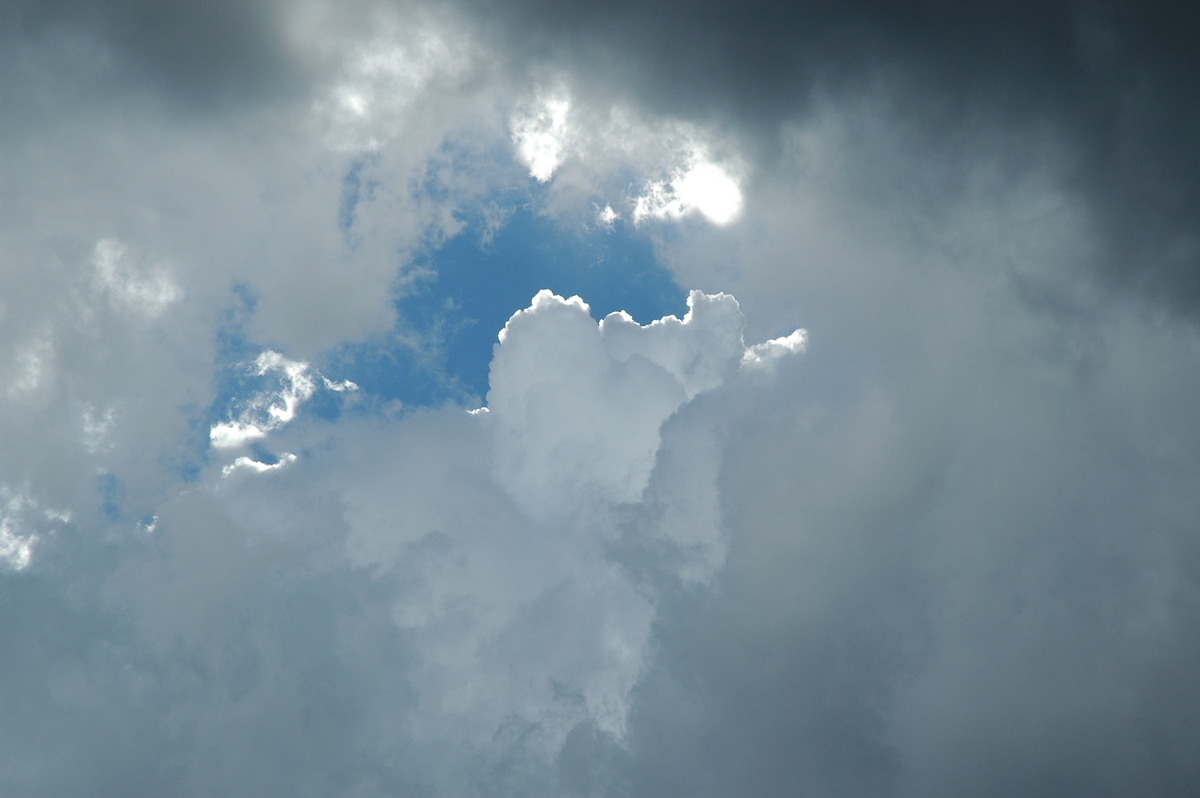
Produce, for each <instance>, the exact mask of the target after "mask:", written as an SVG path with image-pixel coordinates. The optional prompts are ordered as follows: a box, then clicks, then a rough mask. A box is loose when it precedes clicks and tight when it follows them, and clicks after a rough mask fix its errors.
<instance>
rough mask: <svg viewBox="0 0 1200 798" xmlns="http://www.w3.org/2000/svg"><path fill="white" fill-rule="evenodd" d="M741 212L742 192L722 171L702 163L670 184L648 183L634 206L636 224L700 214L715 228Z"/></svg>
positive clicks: (668, 182)
mask: <svg viewBox="0 0 1200 798" xmlns="http://www.w3.org/2000/svg"><path fill="white" fill-rule="evenodd" d="M741 210H742V191H741V189H740V188H739V187H738V184H737V182H736V181H735V180H734V179H733V178H732V177H730V176H729V174H728V173H727V172H726V171H725V170H723V169H722V168H721V167H719V166H717V165H715V164H712V163H708V162H706V161H703V160H700V161H698V162H697V163H694V164H691V165H689V166H687V167H686V168H684V169H681V170H680V171H678V172H676V173H675V174H674V175H672V177H671V178H670V179H669V180H665V181H663V180H660V181H654V182H651V183H647V184H646V187H645V189H644V190H643V192H642V194H640V195H639V196H638V197H637V198H636V199H635V200H634V205H633V221H634V223H635V224H637V223H640V222H643V221H645V220H646V219H666V220H672V219H679V218H682V217H684V216H686V215H687V214H689V213H692V212H699V213H700V214H702V215H703V216H704V217H705V218H706V219H708V220H709V221H710V222H712V223H713V224H718V225H721V224H727V223H728V222H731V221H733V220H734V219H735V218H736V217H737V215H738V214H739V213H740V212H741Z"/></svg>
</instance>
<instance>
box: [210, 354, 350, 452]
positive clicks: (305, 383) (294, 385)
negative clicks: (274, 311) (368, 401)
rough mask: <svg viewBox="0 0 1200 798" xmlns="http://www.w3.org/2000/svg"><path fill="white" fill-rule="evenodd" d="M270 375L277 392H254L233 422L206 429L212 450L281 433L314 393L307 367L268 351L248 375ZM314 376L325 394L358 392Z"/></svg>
mask: <svg viewBox="0 0 1200 798" xmlns="http://www.w3.org/2000/svg"><path fill="white" fill-rule="evenodd" d="M273 373H274V374H277V375H278V377H279V383H280V384H279V387H278V388H275V389H272V390H267V391H261V392H258V393H256V394H254V395H253V396H252V397H250V398H249V399H246V400H243V401H242V403H241V405H242V407H241V410H240V412H239V413H238V414H237V417H236V418H233V419H231V420H229V421H221V422H219V423H217V424H214V425H213V426H212V427H211V428H210V429H209V432H208V437H209V440H210V441H211V443H212V445H213V447H214V448H217V449H228V448H232V447H235V446H241V445H243V444H245V443H248V442H251V441H256V440H261V439H262V438H265V437H266V436H267V435H268V434H269V433H271V432H274V431H275V430H278V429H281V428H282V427H284V426H285V425H286V424H288V423H290V422H291V421H292V419H294V418H295V417H296V411H297V409H298V408H299V407H300V405H301V404H303V403H304V402H306V401H307V400H308V399H310V398H311V397H312V395H313V393H314V392H315V391H316V390H317V382H316V380H315V379H314V377H313V375H312V374H311V373H310V368H309V365H308V364H307V363H305V362H303V361H300V360H289V359H288V358H286V357H284V356H283V355H281V354H279V353H278V352H274V351H271V350H269V349H268V350H266V351H264V352H262V353H261V354H260V355H259V356H258V357H257V358H255V360H254V365H253V368H252V370H251V374H253V375H254V376H257V377H265V376H267V375H270V374H273ZM317 376H319V377H320V379H321V383H322V385H323V386H324V387H325V389H326V390H332V391H337V392H339V393H340V392H345V391H355V390H358V386H357V385H355V384H354V383H353V382H350V381H349V380H344V381H341V382H333V381H331V380H329V379H328V378H326V377H323V376H320V375H317ZM241 460H247V458H239V460H238V462H240V461H241ZM247 462H250V461H249V460H247Z"/></svg>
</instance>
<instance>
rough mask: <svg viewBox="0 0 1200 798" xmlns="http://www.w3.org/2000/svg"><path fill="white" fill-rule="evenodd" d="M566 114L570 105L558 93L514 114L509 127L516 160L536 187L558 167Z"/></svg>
mask: <svg viewBox="0 0 1200 798" xmlns="http://www.w3.org/2000/svg"><path fill="white" fill-rule="evenodd" d="M570 111H571V101H570V99H568V98H567V97H566V96H565V95H564V94H563V93H562V92H559V93H546V94H544V95H542V96H539V97H538V98H537V99H536V100H535V101H534V102H533V103H531V104H530V105H529V107H527V108H525V109H523V110H522V111H520V112H518V113H516V114H514V115H513V118H512V120H511V121H510V123H509V124H510V126H511V128H512V138H513V144H514V145H516V148H517V157H518V158H520V160H521V162H522V163H523V164H525V166H526V167H527V168H528V169H529V176H530V177H532V178H533V179H534V180H537V181H538V182H539V183H545V182H547V181H548V180H549V179H550V178H551V177H553V176H554V171H555V170H556V169H557V168H558V166H559V164H561V163H562V160H563V157H564V150H565V147H566V139H567V136H568V133H569V131H568V127H567V117H568V114H569V113H570Z"/></svg>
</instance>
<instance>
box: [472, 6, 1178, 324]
mask: <svg viewBox="0 0 1200 798" xmlns="http://www.w3.org/2000/svg"><path fill="white" fill-rule="evenodd" d="M478 14H479V15H480V17H481V18H482V19H483V20H484V23H483V27H484V28H485V29H488V30H499V31H501V33H499V34H498V35H500V36H501V37H504V41H505V45H504V46H505V47H506V48H507V49H508V50H510V51H511V52H513V53H515V54H516V56H515V57H516V58H517V60H519V61H520V60H524V62H525V63H527V64H529V65H537V66H539V67H541V66H544V63H545V62H549V63H553V64H556V65H558V66H559V67H561V68H562V69H564V70H566V71H568V72H570V73H574V74H575V75H576V76H577V77H578V78H579V79H580V81H581V82H582V83H583V84H584V85H591V86H593V87H595V89H596V90H598V91H601V92H612V93H616V94H618V95H620V96H623V97H628V96H636V97H638V98H639V99H640V101H641V102H642V103H643V104H644V105H645V106H646V107H647V108H651V109H653V110H654V111H656V112H665V113H674V114H680V115H683V116H685V117H696V118H703V119H708V120H715V121H718V122H720V123H723V124H724V125H726V126H728V128H730V129H731V130H734V131H736V132H737V133H739V134H740V135H742V136H743V138H744V141H745V142H746V143H748V144H750V145H752V146H753V147H755V148H756V149H757V150H758V152H759V154H760V158H761V165H762V166H764V167H767V168H770V165H771V164H772V162H773V158H774V156H775V155H776V154H777V150H776V148H777V145H778V132H779V126H780V124H782V123H784V122H787V121H789V120H792V119H795V118H797V117H801V118H802V117H803V116H804V115H805V113H806V111H807V110H808V109H809V108H810V105H811V102H812V100H813V98H814V96H816V95H822V96H825V95H830V94H832V95H834V96H839V97H843V98H850V99H852V98H853V97H855V96H856V95H857V94H862V93H872V94H882V95H883V96H884V97H885V98H886V101H887V102H888V103H889V104H890V105H891V107H892V109H893V112H894V122H895V124H896V125H897V126H899V127H900V128H902V129H903V133H904V135H908V136H912V137H915V138H916V139H917V140H919V141H920V142H922V144H923V146H925V147H927V148H929V149H930V150H931V151H935V152H942V153H944V156H945V157H947V158H952V157H953V156H954V153H955V151H956V149H957V148H958V147H959V146H961V145H962V143H963V142H964V140H970V139H973V138H978V137H987V138H989V139H991V142H992V143H991V146H993V147H997V148H1002V149H1003V150H1006V151H1009V152H1011V154H1012V158H1013V160H1014V169H1017V170H1019V169H1020V167H1021V165H1020V161H1021V159H1022V158H1023V157H1024V147H1025V145H1026V143H1027V141H1028V140H1029V139H1030V138H1037V137H1040V136H1044V135H1046V134H1047V133H1050V134H1051V135H1054V136H1056V137H1059V138H1060V139H1061V140H1062V141H1063V142H1064V143H1065V145H1066V147H1065V152H1064V153H1063V158H1062V159H1061V162H1060V163H1058V164H1056V165H1055V167H1054V168H1055V169H1056V170H1057V171H1058V173H1059V175H1060V177H1061V179H1063V180H1064V181H1065V182H1066V184H1068V185H1070V186H1071V187H1073V188H1074V189H1075V190H1076V191H1077V192H1078V195H1079V196H1080V197H1081V198H1082V200H1083V201H1084V202H1085V203H1086V205H1087V207H1088V208H1089V209H1090V210H1091V212H1092V213H1093V214H1094V216H1095V227H1094V234H1095V235H1096V236H1097V237H1098V238H1100V239H1102V240H1103V241H1104V242H1105V246H1104V247H1103V248H1102V254H1101V256H1100V258H1099V259H1098V260H1099V262H1098V263H1097V264H1096V266H1097V267H1098V268H1099V269H1100V270H1101V271H1102V272H1103V273H1104V274H1105V275H1106V276H1108V277H1109V278H1111V279H1112V281H1113V282H1114V283H1115V284H1116V285H1118V286H1120V287H1122V288H1132V289H1137V290H1142V291H1146V292H1149V293H1150V294H1152V295H1154V296H1156V297H1158V298H1160V299H1163V300H1165V301H1167V302H1169V303H1171V304H1173V305H1175V306H1177V307H1179V308H1182V309H1185V310H1187V311H1190V312H1194V311H1195V310H1196V309H1197V308H1200V226H1198V223H1197V221H1196V220H1197V219H1200V189H1198V188H1197V187H1198V186H1200V156H1198V155H1197V152H1196V148H1195V147H1194V146H1193V145H1192V142H1194V141H1196V140H1197V138H1200V111H1198V110H1197V105H1196V103H1194V102H1192V101H1190V95H1191V94H1192V93H1194V86H1196V85H1197V83H1200V51H1197V49H1196V48H1195V47H1194V45H1193V43H1194V42H1195V41H1196V38H1197V37H1198V36H1200V11H1197V9H1196V7H1195V6H1194V4H1188V3H1170V2H1167V3H1153V4H1147V5H1143V6H1138V7H1133V6H1130V5H1128V4H1116V3H1074V2H1050V3H1015V4H1013V3H1006V4H1003V5H995V4H985V5H982V6H974V5H972V6H962V5H961V4H951V3H941V2H929V1H927V0H926V1H922V0H917V1H912V2H902V3H878V2H860V1H858V0H852V1H851V2H811V3H785V2H749V3H729V2H699V3H691V2H657V3H640V2H624V1H623V0H616V2H606V3H589V2H582V3H554V2H542V1H541V0H512V2H507V3H500V4H493V3H488V4H486V5H484V6H481V7H480V8H479V9H478ZM913 201H918V198H913Z"/></svg>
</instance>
